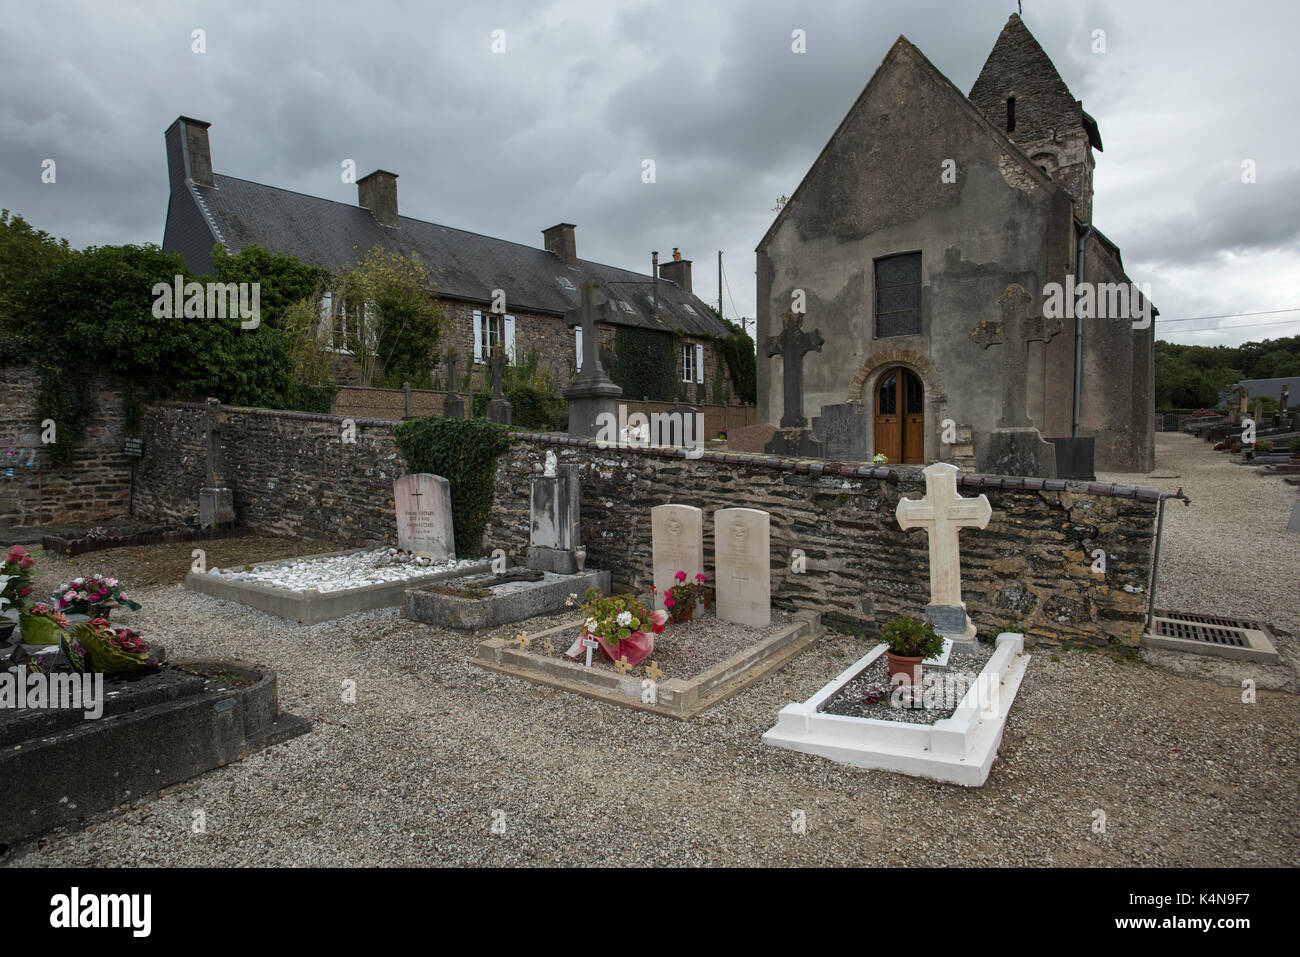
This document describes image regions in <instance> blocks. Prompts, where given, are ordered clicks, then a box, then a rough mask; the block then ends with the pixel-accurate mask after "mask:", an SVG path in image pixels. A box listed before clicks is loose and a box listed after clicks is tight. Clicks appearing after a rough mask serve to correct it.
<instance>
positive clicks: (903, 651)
mask: <svg viewBox="0 0 1300 957" xmlns="http://www.w3.org/2000/svg"><path fill="white" fill-rule="evenodd" d="M880 638H881V640H882V641H884V642H886V643H888V645H889V650H890V651H891V652H893V653H894V654H896V655H898V656H899V657H901V658H933V657H934V656H935V655H937V654H939V653H940V652H942V651H943V638H941V637H940V636H939V633H938V632H937V631H935V630H934V625H932V624H930V623H929V622H928V621H918V620H917V619H915V618H908V617H907V616H905V615H903V616H900V617H898V618H895V619H894V620H893V621H891V622H889V624H887V625H885V629H884V631H883V632H882V633H881V635H880Z"/></svg>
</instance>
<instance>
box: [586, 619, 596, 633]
mask: <svg viewBox="0 0 1300 957" xmlns="http://www.w3.org/2000/svg"><path fill="white" fill-rule="evenodd" d="M586 628H587V630H588V631H592V632H594V631H595V630H596V619H595V618H588V619H587V624H586Z"/></svg>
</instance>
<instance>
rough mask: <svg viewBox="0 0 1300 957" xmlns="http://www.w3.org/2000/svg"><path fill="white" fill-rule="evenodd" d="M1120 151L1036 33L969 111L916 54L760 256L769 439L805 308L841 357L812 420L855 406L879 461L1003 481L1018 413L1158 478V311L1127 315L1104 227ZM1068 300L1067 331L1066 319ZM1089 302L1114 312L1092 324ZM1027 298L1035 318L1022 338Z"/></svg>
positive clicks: (799, 195)
mask: <svg viewBox="0 0 1300 957" xmlns="http://www.w3.org/2000/svg"><path fill="white" fill-rule="evenodd" d="M1101 148H1102V144H1101V136H1100V134H1099V132H1098V127H1097V122H1096V121H1095V120H1094V119H1093V118H1092V117H1091V116H1089V115H1088V114H1087V113H1086V112H1084V110H1083V104H1082V103H1081V102H1079V101H1078V100H1076V99H1074V97H1073V95H1072V94H1071V93H1070V90H1069V88H1068V87H1067V86H1066V85H1065V82H1064V81H1063V80H1062V79H1061V77H1060V74H1059V73H1057V71H1056V68H1055V67H1054V66H1053V64H1052V61H1051V59H1050V58H1049V57H1048V56H1047V54H1046V53H1045V52H1044V51H1043V49H1042V47H1040V46H1039V44H1038V42H1037V41H1036V40H1035V39H1034V37H1033V35H1032V34H1031V33H1030V32H1029V29H1028V28H1027V27H1026V26H1025V24H1024V22H1023V21H1022V20H1021V19H1020V17H1018V16H1016V15H1014V14H1013V15H1012V16H1011V18H1010V20H1009V21H1008V22H1007V24H1006V26H1005V27H1004V28H1003V30H1002V32H1001V35H1000V36H999V37H998V39H997V43H996V44H995V45H994V47H993V51H992V53H991V54H990V55H989V57H988V60H987V61H986V62H985V64H984V67H983V69H982V71H981V72H980V75H979V78H978V79H977V80H976V81H975V85H974V86H973V87H972V88H971V91H970V95H969V96H965V95H963V94H962V92H961V91H960V90H958V89H957V88H956V87H955V86H953V84H952V83H951V82H950V81H949V80H948V79H947V78H945V77H944V76H943V74H941V73H940V72H939V71H938V70H937V69H936V68H935V66H934V65H933V64H932V63H930V61H929V60H927V59H926V58H925V56H924V55H922V53H921V52H920V51H919V50H918V49H917V48H916V47H914V46H913V45H912V44H911V43H909V42H908V41H907V39H906V38H905V37H899V39H898V41H897V42H896V43H895V44H894V45H893V47H892V48H891V49H890V51H889V53H888V55H887V56H886V57H885V59H884V62H883V63H882V64H881V65H880V68H879V69H878V70H877V71H876V73H875V75H874V76H873V77H872V78H871V81H870V82H869V83H868V84H867V86H866V88H865V89H864V90H863V91H862V94H861V95H860V96H859V97H858V99H857V101H856V102H855V103H854V104H853V107H852V109H850V110H849V113H848V115H847V116H846V117H845V118H844V121H843V122H842V123H841V124H840V126H839V128H838V129H837V130H836V131H835V133H834V135H832V136H831V139H830V142H829V143H827V145H826V147H825V148H824V149H823V150H822V152H821V155H820V156H818V157H817V160H816V162H815V163H813V166H812V168H811V169H810V170H809V171H808V174H807V175H806V176H805V177H804V179H803V182H802V183H800V185H799V187H798V189H797V190H796V191H795V192H794V194H793V195H792V196H791V198H790V200H789V202H788V203H787V204H786V205H785V206H784V208H783V209H782V210H781V212H780V214H779V215H778V216H777V218H776V221H775V222H773V224H772V226H771V228H770V229H769V230H768V231H767V234H766V235H765V236H764V237H763V239H762V241H761V242H760V243H759V245H758V248H757V256H758V270H757V275H758V321H759V327H758V342H759V362H758V398H759V405H760V409H759V412H760V421H765V422H772V423H776V422H777V421H778V419H780V417H781V416H782V414H783V400H782V376H783V368H782V359H781V357H779V356H777V357H774V358H770V359H769V358H767V356H766V351H765V349H764V348H763V343H764V342H765V341H766V339H767V337H768V336H772V335H774V334H776V333H779V332H780V331H781V328H782V316H783V315H786V314H791V313H792V311H793V312H797V311H798V305H799V303H798V300H799V299H800V298H802V299H803V300H804V302H803V305H804V308H805V314H804V315H803V316H802V320H803V328H805V329H818V330H820V331H821V334H822V336H823V337H824V339H825V343H826V346H825V347H824V348H823V349H822V350H821V351H820V352H809V353H808V354H807V355H806V356H804V360H803V375H804V380H803V397H804V409H805V413H806V414H807V415H809V416H810V417H811V416H817V415H818V413H819V410H823V411H824V410H826V409H828V407H831V406H835V407H837V408H838V409H843V408H844V404H846V403H849V404H852V405H851V406H850V407H851V408H852V411H853V413H854V415H853V418H852V419H851V420H850V421H852V422H853V423H855V424H854V425H853V429H854V430H855V434H854V435H853V436H852V438H853V440H854V442H855V444H856V445H857V447H858V448H859V449H860V450H861V451H863V452H865V454H867V455H870V454H873V453H883V454H885V455H887V456H888V457H889V460H890V461H891V462H895V463H897V462H902V463H907V464H923V463H926V462H934V461H953V462H955V463H956V464H958V465H961V466H962V467H964V468H967V469H971V468H979V469H980V470H981V471H989V470H990V469H988V468H987V464H988V463H987V462H985V461H984V458H983V456H984V455H985V452H986V450H987V448H989V447H990V446H991V444H992V443H991V442H990V435H991V434H992V433H993V431H994V430H995V429H998V428H999V425H1000V423H1002V424H1005V422H1004V421H1003V420H1004V419H1005V418H1013V419H1014V418H1017V415H1016V414H1013V413H1014V412H1016V410H1015V409H1013V408H1011V406H1018V407H1019V411H1018V417H1019V418H1020V419H1021V420H1027V421H1026V424H1032V426H1033V427H1035V428H1037V429H1038V430H1039V432H1040V433H1041V434H1042V435H1043V436H1044V437H1047V438H1052V437H1070V436H1082V437H1092V438H1093V440H1094V442H1095V466H1096V468H1097V469H1100V470H1113V471H1149V470H1151V469H1152V468H1153V467H1154V425H1153V415H1152V409H1153V400H1154V359H1153V356H1154V345H1153V343H1154V324H1153V323H1152V322H1151V321H1150V317H1151V316H1152V315H1154V310H1153V309H1152V307H1151V304H1150V301H1149V300H1147V299H1146V298H1145V297H1140V296H1138V294H1137V292H1136V290H1134V292H1133V298H1132V305H1133V312H1135V313H1138V312H1144V313H1145V319H1143V318H1142V317H1141V316H1139V317H1138V318H1136V319H1134V320H1133V321H1130V319H1129V312H1128V310H1126V309H1122V308H1114V307H1115V306H1116V303H1115V302H1114V300H1115V299H1116V298H1117V297H1116V296H1115V295H1114V291H1115V290H1116V289H1117V288H1118V290H1119V292H1120V293H1123V292H1124V289H1123V288H1119V287H1118V284H1121V283H1123V284H1128V283H1129V279H1128V277H1127V276H1126V275H1125V273H1124V266H1123V261H1122V260H1121V258H1120V251H1119V248H1118V247H1117V246H1116V245H1115V244H1114V243H1112V242H1111V241H1110V240H1109V239H1107V238H1106V237H1105V236H1104V235H1103V234H1102V233H1101V232H1100V231H1099V230H1098V229H1097V228H1096V227H1095V226H1094V225H1093V223H1092V179H1093V165H1094V158H1093V151H1094V150H1096V151H1100V150H1101ZM1080 279H1082V280H1083V282H1080V281H1079V280H1080ZM1052 284H1060V286H1059V287H1057V295H1058V307H1059V302H1060V301H1061V298H1060V296H1059V293H1060V289H1062V288H1063V289H1064V290H1066V293H1065V297H1064V301H1065V307H1066V309H1065V311H1066V315H1065V316H1063V317H1055V318H1053V319H1051V320H1047V319H1045V316H1047V315H1055V314H1057V313H1059V312H1060V311H1061V310H1060V309H1059V308H1057V309H1054V310H1053V309H1049V310H1048V312H1046V313H1045V312H1044V306H1045V305H1047V304H1048V303H1047V300H1048V299H1049V298H1051V296H1052V290H1053V286H1052ZM1089 284H1093V286H1092V288H1095V289H1096V290H1097V291H1098V295H1100V296H1101V301H1100V306H1099V305H1098V303H1097V301H1095V300H1094V299H1093V293H1092V292H1088V303H1087V305H1086V306H1085V302H1084V300H1083V299H1080V300H1079V301H1078V303H1077V305H1076V302H1075V301H1074V298H1073V297H1074V296H1075V295H1076V294H1077V293H1076V290H1082V289H1084V288H1085V287H1088V285H1089ZM1102 284H1106V285H1102ZM1017 285H1018V286H1019V287H1021V288H1022V289H1023V290H1024V291H1025V293H1027V295H1025V294H1024V293H1017V295H1020V296H1023V297H1024V300H1025V302H1024V306H1023V310H1022V312H1023V317H1018V318H1017V319H1016V320H1015V321H1014V322H1013V321H1012V320H1011V319H1006V320H1005V321H1004V319H1005V315H1006V314H1005V312H1004V308H1005V307H1004V304H1003V303H1001V302H1000V301H999V300H1000V298H1001V299H1003V300H1004V301H1005V300H1006V297H1005V296H1004V294H1009V292H1010V291H1011V290H1013V289H1014V287H1015V286H1017ZM1128 288H1129V289H1133V287H1131V286H1129V287H1128ZM1107 289H1110V290H1111V292H1112V295H1111V300H1112V301H1111V305H1112V307H1113V308H1111V309H1110V310H1109V311H1107V310H1106V309H1105V308H1104V306H1105V304H1106V297H1105V295H1104V293H1105V291H1106V290H1107ZM1118 298H1120V299H1122V298H1123V296H1122V295H1121V296H1119V297H1118ZM1139 301H1140V302H1141V309H1139V306H1138V303H1139ZM1120 305H1122V303H1121V304H1120ZM1121 314H1122V315H1121ZM1103 316H1104V317H1103ZM1022 320H1023V321H1022ZM1035 323H1036V324H1037V325H1035ZM1043 327H1046V328H1047V330H1048V332H1046V333H1044V332H1043ZM990 330H992V331H990ZM1035 330H1037V331H1038V332H1040V333H1042V334H1041V335H1038V336H1035V335H1033V332H1034V331H1035ZM1052 330H1054V331H1052ZM994 333H997V334H996V335H995V334H994ZM1008 338H1010V339H1011V340H1014V341H1007V340H1008ZM1029 340H1032V341H1029ZM1004 405H1006V406H1008V408H1007V409H1006V410H1004ZM814 424H815V423H814ZM863 433H865V434H863ZM954 436H955V438H954ZM826 454H827V457H834V455H833V450H830V449H828V450H827V453H826ZM1060 456H1061V453H1060V452H1059V451H1058V452H1057V458H1058V460H1059V459H1060Z"/></svg>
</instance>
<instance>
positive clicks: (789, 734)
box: [763, 632, 1031, 787]
mask: <svg viewBox="0 0 1300 957" xmlns="http://www.w3.org/2000/svg"><path fill="white" fill-rule="evenodd" d="M1024 647H1025V639H1024V636H1023V635H1020V634H1014V633H1009V632H1004V633H1002V634H1000V635H998V637H997V649H996V650H995V651H994V653H993V656H992V657H991V658H990V659H989V661H988V663H987V664H986V665H985V666H984V668H983V670H982V671H981V672H980V674H979V679H978V680H977V681H976V683H975V685H974V686H972V687H971V688H970V690H969V691H967V692H966V694H965V696H964V697H963V698H962V700H961V701H960V702H959V703H958V705H957V710H956V711H955V712H954V714H953V716H952V717H951V718H944V719H942V720H939V721H936V722H934V724H912V723H908V722H903V721H882V720H880V719H877V718H858V717H851V716H847V715H837V714H828V713H825V712H823V711H821V710H820V708H821V707H822V706H823V705H824V704H825V703H826V702H828V701H829V700H830V699H831V698H833V697H834V696H835V695H836V694H837V693H838V692H839V691H840V689H841V688H843V687H844V686H845V685H846V684H848V683H849V682H850V681H852V680H853V679H854V678H855V677H856V676H857V675H858V674H859V672H861V671H862V670H863V669H864V668H866V667H868V666H869V665H871V664H872V663H873V662H874V661H875V660H876V659H877V658H879V657H880V656H881V655H883V654H884V653H885V651H886V650H887V648H888V646H887V645H885V644H883V643H882V644H879V645H877V646H876V647H875V648H873V649H872V650H871V651H869V652H868V653H867V654H866V655H864V656H863V657H862V658H859V659H858V660H857V661H856V662H854V663H853V664H852V665H850V666H849V667H848V668H847V669H845V670H844V671H843V672H841V673H840V674H839V675H838V676H837V677H836V678H835V679H834V680H832V681H831V682H830V683H829V684H827V685H826V686H825V687H824V688H822V689H821V690H820V691H818V692H817V694H815V695H813V696H812V697H811V698H809V699H808V700H807V701H803V702H799V703H796V704H790V705H786V707H784V708H782V709H781V713H780V715H779V716H778V718H777V722H776V724H775V725H774V726H773V727H772V728H771V729H769V730H768V731H767V732H766V733H764V735H763V743H764V744H768V745H772V746H773V747H778V748H786V749H787V750H790V751H802V752H804V753H806V754H816V755H819V756H821V757H824V758H829V759H830V760H832V761H835V762H837V763H839V764H848V765H852V766H854V767H859V768H871V769H879V770H885V771H895V772H897V773H900V774H908V775H912V776H914V777H923V778H929V779H930V780H933V781H946V782H949V783H952V784H960V785H962V786H964V787H980V786H981V785H983V784H984V782H985V781H987V780H988V776H989V770H990V769H991V768H992V766H993V759H994V758H995V757H996V756H997V751H998V746H999V745H1000V744H1001V742H1002V732H1003V729H1004V728H1005V727H1006V722H1007V715H1008V714H1009V713H1010V711H1011V705H1012V703H1013V702H1014V701H1015V697H1016V692H1017V691H1018V690H1019V689H1020V682H1021V680H1022V679H1023V678H1024V674H1025V669H1026V667H1027V666H1028V664H1029V661H1030V658H1031V656H1030V655H1026V654H1025V653H1024ZM994 689H996V690H994Z"/></svg>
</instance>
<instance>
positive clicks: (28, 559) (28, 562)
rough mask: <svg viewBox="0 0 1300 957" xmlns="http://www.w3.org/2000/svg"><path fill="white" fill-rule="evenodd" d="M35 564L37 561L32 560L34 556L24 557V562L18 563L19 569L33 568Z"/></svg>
mask: <svg viewBox="0 0 1300 957" xmlns="http://www.w3.org/2000/svg"><path fill="white" fill-rule="evenodd" d="M35 564H36V559H34V558H32V556H30V555H24V556H23V557H22V560H21V561H19V562H18V567H19V568H31V567H32V566H33V565H35Z"/></svg>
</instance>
